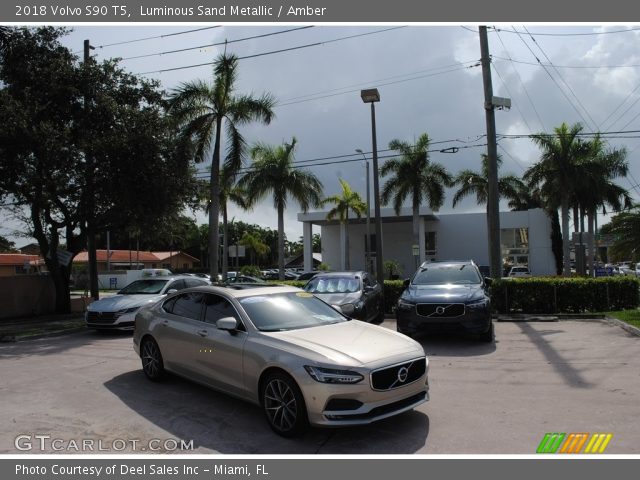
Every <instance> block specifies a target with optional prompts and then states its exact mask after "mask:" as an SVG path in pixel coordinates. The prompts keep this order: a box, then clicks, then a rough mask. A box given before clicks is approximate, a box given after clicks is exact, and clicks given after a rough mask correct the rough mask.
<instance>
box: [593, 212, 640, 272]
mask: <svg viewBox="0 0 640 480" xmlns="http://www.w3.org/2000/svg"><path fill="white" fill-rule="evenodd" d="M602 231H603V232H606V233H610V234H613V235H614V237H615V241H614V242H613V246H612V255H614V256H616V257H618V258H621V259H632V260H634V261H636V260H638V255H639V254H640V250H639V249H638V248H639V246H640V204H636V205H634V206H633V207H632V209H631V210H630V211H626V212H622V213H619V214H617V215H614V216H613V217H612V218H611V221H610V222H609V223H608V224H607V225H604V226H603V227H602Z"/></svg>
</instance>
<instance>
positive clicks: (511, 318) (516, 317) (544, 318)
mask: <svg viewBox="0 0 640 480" xmlns="http://www.w3.org/2000/svg"><path fill="white" fill-rule="evenodd" d="M494 318H495V319H496V320H497V321H498V322H557V321H559V320H604V319H605V318H606V317H605V315H603V314H601V313H556V314H532V315H527V314H512V315H507V314H500V315H497V316H494Z"/></svg>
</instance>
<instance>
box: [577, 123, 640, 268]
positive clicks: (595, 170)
mask: <svg viewBox="0 0 640 480" xmlns="http://www.w3.org/2000/svg"><path fill="white" fill-rule="evenodd" d="M589 147H590V149H591V151H590V154H589V157H588V158H587V159H585V161H583V162H582V163H581V166H582V169H583V175H581V176H580V177H579V184H580V185H579V187H580V188H579V190H578V192H577V193H576V199H577V202H578V204H579V206H580V210H581V211H586V214H587V230H588V232H589V235H588V237H587V238H588V250H589V258H588V262H589V264H588V266H589V272H591V275H593V272H594V253H595V252H594V231H595V217H596V212H597V210H598V208H600V207H602V209H603V210H604V209H605V205H609V206H610V207H611V209H612V210H613V211H615V212H619V211H621V210H622V209H623V208H624V209H628V208H631V206H632V200H631V196H630V195H629V193H628V192H627V191H626V190H625V189H624V188H622V187H621V186H619V185H618V184H616V183H615V182H614V179H616V178H619V177H624V176H626V175H627V173H628V171H629V164H628V163H627V161H626V156H627V152H626V149H624V148H623V149H620V150H617V149H606V148H605V146H604V142H603V141H602V139H601V138H600V136H599V135H597V136H596V137H595V138H593V140H591V142H589Z"/></svg>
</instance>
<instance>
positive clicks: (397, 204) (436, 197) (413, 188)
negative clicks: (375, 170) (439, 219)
mask: <svg viewBox="0 0 640 480" xmlns="http://www.w3.org/2000/svg"><path fill="white" fill-rule="evenodd" d="M429 144H430V139H429V135H427V134H426V133H423V134H422V135H420V137H419V138H418V141H417V142H416V143H415V145H410V144H409V143H407V142H403V141H400V140H392V141H391V142H389V149H391V150H397V151H398V152H399V153H400V155H401V157H400V158H394V159H391V160H389V161H387V162H386V163H385V164H384V165H383V166H382V168H381V169H380V173H381V175H382V176H387V175H390V174H391V175H392V177H391V178H390V179H389V180H387V182H386V183H385V184H384V187H383V188H382V195H381V199H382V203H383V204H385V205H387V204H388V203H389V202H393V208H394V209H395V211H396V214H400V209H401V208H402V204H403V203H404V202H405V200H407V199H409V200H410V201H411V209H412V212H413V237H414V242H415V244H416V245H419V244H420V238H419V221H420V215H419V214H420V205H422V204H423V203H426V204H427V205H429V208H431V210H433V211H437V210H438V209H439V208H440V207H441V206H442V205H443V203H444V189H445V187H451V186H453V178H452V177H451V174H450V173H449V172H447V170H446V169H445V168H444V167H443V166H442V165H440V164H439V163H433V162H431V161H430V160H429Z"/></svg>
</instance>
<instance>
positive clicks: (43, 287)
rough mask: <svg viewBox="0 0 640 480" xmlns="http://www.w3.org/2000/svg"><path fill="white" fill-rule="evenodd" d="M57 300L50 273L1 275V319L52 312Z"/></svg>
mask: <svg viewBox="0 0 640 480" xmlns="http://www.w3.org/2000/svg"><path fill="white" fill-rule="evenodd" d="M55 300H56V298H55V288H54V286H53V282H52V281H51V279H50V278H49V276H48V275H16V276H13V277H0V305H2V308H0V319H2V318H13V317H26V316H31V315H45V314H48V313H52V312H53V311H54V310H55Z"/></svg>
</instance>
